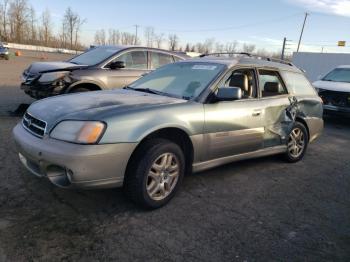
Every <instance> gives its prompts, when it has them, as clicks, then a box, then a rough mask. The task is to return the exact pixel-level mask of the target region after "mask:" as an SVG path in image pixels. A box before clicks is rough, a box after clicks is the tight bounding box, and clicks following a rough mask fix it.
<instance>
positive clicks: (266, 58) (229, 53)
mask: <svg viewBox="0 0 350 262" xmlns="http://www.w3.org/2000/svg"><path fill="white" fill-rule="evenodd" d="M220 55H245V56H247V57H250V58H256V59H260V60H266V61H269V62H275V63H280V64H284V65H289V66H294V65H293V64H292V63H291V62H288V61H285V60H281V59H277V58H272V57H267V56H261V55H253V54H250V53H246V52H227V53H225V52H222V53H209V54H202V55H200V56H199V57H205V56H220Z"/></svg>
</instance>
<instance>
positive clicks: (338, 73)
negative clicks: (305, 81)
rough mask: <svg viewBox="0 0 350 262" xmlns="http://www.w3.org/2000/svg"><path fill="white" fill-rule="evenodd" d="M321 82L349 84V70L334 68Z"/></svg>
mask: <svg viewBox="0 0 350 262" xmlns="http://www.w3.org/2000/svg"><path fill="white" fill-rule="evenodd" d="M322 80H323V81H334V82H347V83H350V68H336V69H334V70H333V71H331V72H330V73H328V74H327V75H326V76H325V77H324V78H323V79H322Z"/></svg>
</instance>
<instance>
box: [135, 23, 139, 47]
mask: <svg viewBox="0 0 350 262" xmlns="http://www.w3.org/2000/svg"><path fill="white" fill-rule="evenodd" d="M134 26H135V42H134V45H137V29H138V28H139V27H140V26H139V25H134Z"/></svg>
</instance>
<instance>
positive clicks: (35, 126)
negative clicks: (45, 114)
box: [22, 113, 46, 137]
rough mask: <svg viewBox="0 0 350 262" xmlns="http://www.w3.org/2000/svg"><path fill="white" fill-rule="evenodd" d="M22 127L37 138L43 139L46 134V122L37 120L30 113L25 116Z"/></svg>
mask: <svg viewBox="0 0 350 262" xmlns="http://www.w3.org/2000/svg"><path fill="white" fill-rule="evenodd" d="M22 125H23V126H24V128H25V129H27V130H28V131H29V132H30V133H32V134H33V135H35V136H38V137H43V136H44V134H45V129H46V122H45V121H42V120H40V119H38V118H35V117H33V116H32V115H30V114H28V113H25V114H24V116H23V120H22Z"/></svg>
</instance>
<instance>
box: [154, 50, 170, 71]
mask: <svg viewBox="0 0 350 262" xmlns="http://www.w3.org/2000/svg"><path fill="white" fill-rule="evenodd" d="M173 62H174V59H173V56H172V55H167V54H163V53H156V52H151V68H152V69H156V68H158V67H161V66H163V65H166V64H170V63H173Z"/></svg>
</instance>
